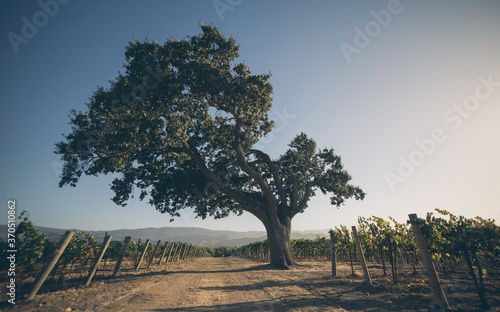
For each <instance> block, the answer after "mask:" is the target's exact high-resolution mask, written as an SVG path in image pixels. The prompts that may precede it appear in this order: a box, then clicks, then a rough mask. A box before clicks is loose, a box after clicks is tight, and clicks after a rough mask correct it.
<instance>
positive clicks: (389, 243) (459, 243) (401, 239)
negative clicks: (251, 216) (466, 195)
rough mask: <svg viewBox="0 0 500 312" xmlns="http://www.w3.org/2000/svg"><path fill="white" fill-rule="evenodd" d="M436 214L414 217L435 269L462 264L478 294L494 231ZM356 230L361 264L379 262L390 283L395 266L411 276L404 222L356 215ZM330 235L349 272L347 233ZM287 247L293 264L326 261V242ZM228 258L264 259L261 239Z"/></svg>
mask: <svg viewBox="0 0 500 312" xmlns="http://www.w3.org/2000/svg"><path fill="white" fill-rule="evenodd" d="M436 212H437V213H438V214H439V215H440V216H436V215H435V214H434V213H433V212H429V213H427V215H426V217H425V218H423V219H418V224H419V225H420V227H421V229H422V233H423V235H424V238H425V240H426V242H427V246H428V248H429V250H430V252H431V254H432V257H433V260H434V265H435V267H436V269H438V270H439V271H442V272H444V273H446V272H447V271H454V270H455V267H456V266H458V265H465V266H466V267H467V268H468V270H469V273H470V276H471V278H472V280H473V281H474V282H475V285H476V288H477V290H478V292H484V284H483V279H484V277H485V276H487V274H488V272H487V270H486V269H485V267H484V265H483V264H487V266H488V267H489V268H493V269H498V268H499V267H500V266H499V265H500V228H499V227H498V225H496V224H495V221H494V220H491V219H483V218H481V217H475V218H465V217H463V216H459V217H457V216H455V215H453V214H451V213H449V212H448V211H445V210H440V209H436ZM443 217H447V219H445V218H443ZM357 232H358V236H359V239H360V241H361V245H362V249H363V252H364V255H365V258H366V259H367V261H369V262H374V261H376V262H377V263H380V264H381V265H382V268H383V274H384V275H387V271H389V270H390V272H391V276H392V278H393V281H394V283H397V277H398V268H399V267H400V266H401V265H403V264H404V265H409V266H410V267H412V268H413V271H414V273H416V266H417V265H418V263H419V262H420V254H419V250H418V247H417V245H416V243H415V239H414V235H413V232H412V227H411V224H410V223H409V221H408V222H407V223H399V222H397V221H396V220H394V219H393V218H390V217H389V220H384V219H382V218H379V217H376V216H372V217H370V218H364V217H359V218H358V224H357ZM330 234H331V237H333V239H334V243H335V247H336V257H337V260H341V261H342V260H346V261H349V262H350V264H351V269H352V273H353V274H354V268H353V261H356V260H357V259H358V255H357V252H358V251H357V250H356V248H355V244H354V239H353V236H352V232H351V231H350V229H348V228H347V227H346V226H343V225H341V226H339V227H335V229H332V230H330ZM291 246H292V252H293V255H294V257H295V259H296V260H300V259H325V260H329V259H330V257H331V252H330V248H331V247H330V239H329V238H328V239H327V238H321V237H317V238H316V239H314V240H308V239H299V240H292V241H291ZM234 254H235V255H238V256H242V257H249V258H254V259H257V260H268V259H269V248H268V246H267V242H266V241H262V242H255V243H252V244H248V245H245V246H242V247H239V248H236V249H235V250H234Z"/></svg>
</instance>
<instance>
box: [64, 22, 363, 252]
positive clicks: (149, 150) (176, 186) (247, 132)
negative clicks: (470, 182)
mask: <svg viewBox="0 0 500 312" xmlns="http://www.w3.org/2000/svg"><path fill="white" fill-rule="evenodd" d="M200 26H201V30H202V32H201V33H200V34H198V35H196V36H193V37H187V38H185V39H183V40H177V39H170V40H168V41H166V43H165V44H163V45H160V44H158V43H157V42H148V41H145V42H139V41H137V40H136V41H135V42H131V43H130V44H129V45H128V46H127V48H126V51H125V58H126V63H125V65H124V67H125V73H124V74H119V75H118V77H117V78H116V79H115V80H113V81H110V87H109V88H107V89H105V88H102V87H100V88H98V89H97V91H96V92H95V93H94V94H93V96H92V97H91V98H90V102H89V103H88V104H87V107H88V111H86V112H77V111H72V112H71V116H70V118H71V125H72V132H71V133H70V134H68V135H66V136H65V141H62V142H59V143H57V144H56V151H55V152H56V153H57V154H60V155H61V157H62V160H63V161H64V166H63V171H62V174H61V180H60V183H59V186H61V187H62V186H63V185H66V184H68V185H71V186H76V183H77V182H78V180H79V178H80V177H81V175H82V174H85V175H98V174H107V173H116V174H118V176H119V177H117V178H116V179H115V180H114V181H113V182H112V185H111V189H112V190H113V191H114V193H115V196H114V197H113V201H114V202H115V203H116V204H118V205H126V203H127V201H128V200H129V199H130V198H131V197H133V196H135V195H137V194H138V195H139V198H140V199H141V200H143V199H146V198H148V200H149V203H150V204H151V205H153V206H155V207H156V209H157V210H159V211H160V212H162V213H168V214H170V215H171V216H179V215H180V211H181V210H182V209H185V208H192V209H194V211H195V212H196V214H197V215H198V216H200V217H202V218H206V217H207V216H213V217H215V218H223V217H226V216H228V215H229V214H230V213H231V212H233V213H236V214H241V213H242V212H243V211H248V212H250V213H252V214H253V215H255V216H256V217H258V218H259V219H260V220H261V221H262V222H263V223H264V225H266V229H267V230H268V234H269V227H275V226H274V225H273V226H271V225H270V224H272V223H273V222H274V221H273V222H271V221H270V220H271V219H273V220H274V219H276V218H278V222H279V224H281V225H282V226H284V228H288V232H289V228H290V225H289V223H290V220H291V218H293V216H295V215H296V214H297V213H299V212H303V211H304V209H306V208H307V203H308V201H309V199H310V198H311V197H312V196H314V195H315V192H317V191H318V190H319V191H321V192H322V193H324V194H330V195H331V203H332V205H336V206H340V205H342V204H343V203H344V201H345V200H346V199H348V198H350V197H354V198H356V199H363V198H364V196H365V193H364V192H363V191H362V190H361V189H360V188H359V187H357V186H353V185H351V184H349V181H350V180H351V176H350V175H349V174H348V173H347V171H346V170H344V169H343V165H342V162H341V158H340V156H338V155H335V154H334V150H333V149H322V150H319V149H317V147H316V143H315V141H314V140H313V139H311V138H309V137H307V135H306V134H304V133H301V134H299V135H297V136H296V137H295V138H294V139H293V140H292V142H291V143H290V144H289V149H288V150H287V151H286V152H285V153H284V154H283V155H281V156H280V157H279V158H278V159H276V160H272V159H271V158H270V156H269V155H268V154H266V153H265V152H263V151H261V150H258V149H254V148H252V147H253V146H254V145H255V144H256V143H257V142H258V141H259V139H261V138H262V137H264V136H265V135H266V134H268V133H269V132H270V131H271V130H272V129H273V127H274V123H273V121H271V120H270V119H269V116H268V112H269V110H270V109H271V104H272V97H271V95H272V92H273V90H272V86H271V84H270V83H269V78H270V74H260V75H254V74H252V73H251V72H250V70H249V68H248V67H247V66H246V65H245V64H244V63H237V62H236V59H237V58H238V57H239V54H238V48H239V46H238V45H237V44H236V41H235V40H234V39H233V38H232V37H228V38H227V37H226V36H224V35H223V34H221V33H220V32H219V31H218V29H217V28H216V27H213V26H211V25H203V24H202V25H200ZM278 227H279V226H278ZM285 232H286V231H285ZM271 247H272V244H271Z"/></svg>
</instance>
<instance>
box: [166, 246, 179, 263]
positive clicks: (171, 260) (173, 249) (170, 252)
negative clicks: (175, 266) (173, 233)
mask: <svg viewBox="0 0 500 312" xmlns="http://www.w3.org/2000/svg"><path fill="white" fill-rule="evenodd" d="M174 245H175V248H174ZM177 248H179V243H173V245H172V247H171V248H170V251H169V252H168V257H169V258H170V260H169V259H168V258H167V262H174V256H175V253H176V252H177ZM172 251H173V252H172ZM170 255H172V257H170Z"/></svg>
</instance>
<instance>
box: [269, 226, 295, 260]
mask: <svg viewBox="0 0 500 312" xmlns="http://www.w3.org/2000/svg"><path fill="white" fill-rule="evenodd" d="M266 231H267V242H268V244H269V251H270V253H271V266H272V267H274V268H277V269H290V268H292V267H293V256H292V248H291V245H290V233H291V222H288V224H285V225H282V224H280V223H279V222H269V224H268V225H266Z"/></svg>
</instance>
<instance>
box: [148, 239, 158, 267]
mask: <svg viewBox="0 0 500 312" xmlns="http://www.w3.org/2000/svg"><path fill="white" fill-rule="evenodd" d="M160 243H161V241H160V240H159V241H158V242H157V243H156V246H155V249H154V250H153V254H152V255H151V259H150V260H149V263H148V267H147V269H149V268H150V267H151V264H152V263H153V260H154V258H155V255H156V251H158V247H159V246H160Z"/></svg>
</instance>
